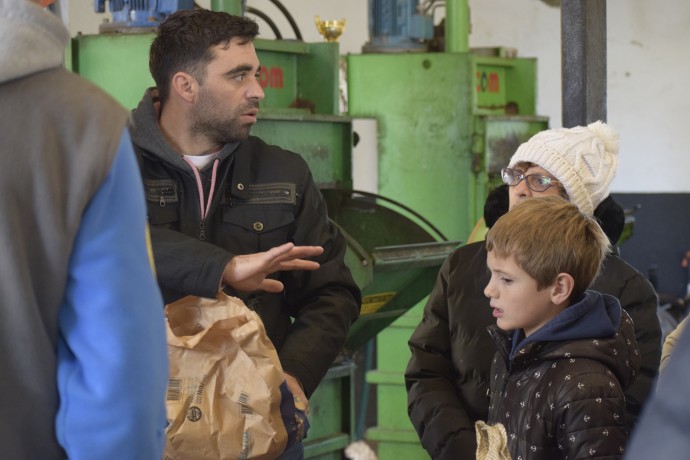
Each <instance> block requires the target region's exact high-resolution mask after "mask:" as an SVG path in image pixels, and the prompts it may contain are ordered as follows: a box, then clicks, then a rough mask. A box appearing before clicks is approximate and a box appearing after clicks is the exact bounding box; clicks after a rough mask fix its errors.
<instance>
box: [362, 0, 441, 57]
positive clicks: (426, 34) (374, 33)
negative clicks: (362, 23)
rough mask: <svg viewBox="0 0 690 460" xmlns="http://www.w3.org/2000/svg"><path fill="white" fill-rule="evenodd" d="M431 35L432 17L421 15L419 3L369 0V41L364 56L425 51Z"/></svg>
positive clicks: (432, 28)
mask: <svg viewBox="0 0 690 460" xmlns="http://www.w3.org/2000/svg"><path fill="white" fill-rule="evenodd" d="M433 35H434V24H433V18H432V17H431V16H430V15H427V14H424V13H422V12H420V8H419V0H369V42H367V43H366V44H365V45H364V47H363V48H362V51H363V52H365V53H393V52H409V51H426V45H425V44H424V43H422V41H423V40H424V39H430V38H432V37H433Z"/></svg>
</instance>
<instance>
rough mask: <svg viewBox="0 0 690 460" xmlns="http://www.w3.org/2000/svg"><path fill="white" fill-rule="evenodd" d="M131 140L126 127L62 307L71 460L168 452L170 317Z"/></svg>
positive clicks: (87, 220)
mask: <svg viewBox="0 0 690 460" xmlns="http://www.w3.org/2000/svg"><path fill="white" fill-rule="evenodd" d="M131 145H132V144H131V141H130V138H129V133H128V132H127V131H125V132H124V133H123V135H122V138H121V140H120V146H119V148H118V152H117V154H116V157H115V158H114V160H113V164H112V166H111V170H110V171H109V173H108V175H107V177H106V178H105V180H104V182H103V183H102V184H101V186H100V188H99V190H98V191H97V193H96V194H95V195H94V197H93V199H92V200H91V202H90V203H89V205H88V207H87V208H86V210H85V212H84V215H83V218H82V222H81V227H80V230H79V233H78V235H77V238H76V241H75V245H74V248H73V252H72V255H71V260H70V268H69V275H68V280H67V288H66V293H65V299H64V304H63V305H62V307H61V310H60V313H59V328H60V337H59V341H58V350H57V352H58V391H59V396H60V407H59V409H58V413H57V418H56V431H57V437H58V441H59V442H60V444H61V445H62V447H63V448H64V449H65V452H66V453H67V456H68V457H69V458H70V460H80V459H93V458H99V459H102V460H105V459H113V460H114V459H118V460H121V459H156V460H158V459H160V458H162V452H163V444H164V440H165V433H164V430H165V425H166V413H165V390H166V385H167V379H168V361H167V349H166V339H165V323H164V321H165V319H164V313H163V301H162V298H161V295H160V291H159V290H158V286H157V284H156V281H155V277H154V275H153V272H152V268H151V265H150V261H149V256H148V252H147V245H148V244H147V238H146V236H145V234H146V225H147V223H146V210H145V205H144V191H143V186H142V184H141V176H140V175H139V172H138V166H137V163H136V160H135V157H134V153H133V152H132V146H131Z"/></svg>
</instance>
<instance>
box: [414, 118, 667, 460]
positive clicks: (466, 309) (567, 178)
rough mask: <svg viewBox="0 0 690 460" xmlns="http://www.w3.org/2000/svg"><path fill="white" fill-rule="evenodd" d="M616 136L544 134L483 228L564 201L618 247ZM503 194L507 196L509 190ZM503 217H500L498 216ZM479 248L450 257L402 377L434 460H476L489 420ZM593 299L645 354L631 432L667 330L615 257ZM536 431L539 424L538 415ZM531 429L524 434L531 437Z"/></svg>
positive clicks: (489, 349) (646, 287) (638, 278)
mask: <svg viewBox="0 0 690 460" xmlns="http://www.w3.org/2000/svg"><path fill="white" fill-rule="evenodd" d="M617 156H618V135H617V134H616V133H615V132H614V131H613V129H612V128H611V127H609V126H608V125H606V124H604V123H602V122H595V123H592V124H590V125H588V126H586V127H582V126H580V127H575V128H570V129H566V128H557V129H551V130H546V131H543V132H540V133H538V134H536V135H535V136H533V137H532V138H531V139H530V140H529V141H527V142H525V143H524V144H522V145H521V146H520V147H519V148H518V150H517V151H516V152H515V154H514V155H513V157H512V158H511V160H510V164H509V165H508V167H507V168H504V169H503V170H502V172H501V173H502V178H503V182H504V183H505V184H506V187H507V188H508V190H507V202H508V203H507V205H506V204H505V202H504V201H505V200H506V198H502V196H505V195H499V198H498V199H497V198H496V196H492V197H490V198H489V200H487V203H492V206H487V207H486V208H485V219H486V223H487V226H491V225H492V224H493V222H495V221H496V220H497V219H498V217H500V214H501V213H502V212H503V210H504V209H508V210H510V209H512V208H513V207H514V206H515V205H517V204H518V203H520V202H521V201H522V200H525V199H528V198H531V197H536V196H545V195H561V196H563V197H564V198H566V199H568V200H569V201H571V202H572V203H574V204H575V205H577V207H578V208H579V209H580V211H582V212H583V213H584V214H587V215H594V216H595V217H597V218H598V221H599V222H600V224H601V226H602V228H603V230H604V232H605V233H606V234H607V236H608V237H609V240H611V243H612V245H615V243H616V242H617V240H618V237H619V236H620V234H621V232H622V226H623V216H622V210H621V209H620V206H619V205H618V204H617V203H615V201H614V200H613V199H612V198H611V197H609V186H610V184H611V181H612V179H613V177H614V175H615V173H616V167H617V161H618V159H617ZM502 192H505V191H504V190H503V191H502ZM498 209H500V210H501V211H497V210H498ZM486 256H487V252H486V248H485V246H484V242H483V241H479V242H476V243H471V244H468V245H465V246H463V247H461V248H459V249H457V250H456V251H454V252H453V253H451V254H450V255H449V256H448V258H447V259H446V261H445V262H444V264H443V266H442V267H441V270H440V272H439V274H438V278H437V281H436V285H435V287H434V289H433V291H432V292H431V295H430V296H429V300H428V302H427V304H426V306H425V310H424V317H423V319H422V321H421V323H420V324H419V325H418V326H417V328H416V330H415V331H414V333H413V334H412V337H411V338H410V341H409V345H410V349H411V351H412V357H411V359H410V361H409V364H408V367H407V371H406V373H405V383H406V387H407V396H408V413H409V415H410V419H411V421H412V424H413V425H414V427H415V429H416V430H417V434H418V435H419V437H420V439H421V442H422V445H423V447H424V448H425V449H426V450H427V452H428V453H429V455H430V456H431V458H433V459H456V458H463V459H473V458H474V457H475V451H476V434H475V427H474V423H475V422H476V421H479V420H486V419H487V411H488V404H489V400H488V397H487V390H488V388H489V383H488V382H489V370H490V366H491V360H492V357H493V352H494V347H493V344H492V342H491V339H490V337H489V334H488V333H487V331H486V327H487V326H489V325H490V324H493V323H494V321H495V320H494V318H493V316H492V313H491V308H490V307H489V300H488V299H487V298H486V297H485V296H484V292H483V290H484V287H485V286H486V285H487V283H488V281H489V278H490V275H489V272H488V270H487V267H486ZM591 288H592V289H594V290H596V291H599V292H602V293H605V294H611V295H613V296H615V297H617V298H618V299H619V300H620V302H621V306H622V307H623V308H624V309H625V310H626V311H627V312H628V314H629V315H630V316H631V317H632V319H633V321H634V324H635V336H636V339H637V342H638V347H639V349H640V353H641V355H642V356H641V360H642V363H641V367H640V372H639V374H638V377H637V379H636V380H635V381H634V382H633V383H632V385H630V386H629V387H628V388H626V389H625V393H626V401H627V407H626V409H627V413H626V414H621V416H620V423H625V424H627V426H628V428H629V429H630V428H632V426H633V425H634V423H635V420H636V419H637V416H638V415H639V413H640V410H641V408H642V406H643V404H644V402H645V400H646V399H647V396H648V394H649V392H650V389H651V386H652V381H653V379H654V377H655V375H656V373H657V370H658V366H659V357H660V353H661V329H660V326H659V320H658V317H657V315H656V309H657V298H656V293H655V292H654V288H653V287H652V285H651V284H650V283H649V282H648V281H647V280H646V278H645V277H644V276H643V275H642V274H641V273H639V272H638V271H636V270H635V269H634V268H633V267H631V266H630V265H629V264H627V263H626V262H625V261H623V260H622V259H621V258H620V257H618V256H617V255H616V254H614V253H611V254H609V255H608V256H607V258H606V260H605V262H604V265H603V267H602V270H601V273H600V275H599V277H598V278H597V279H596V280H595V282H594V284H593V286H592V287H591ZM535 423H539V420H538V414H535ZM525 429H528V427H525Z"/></svg>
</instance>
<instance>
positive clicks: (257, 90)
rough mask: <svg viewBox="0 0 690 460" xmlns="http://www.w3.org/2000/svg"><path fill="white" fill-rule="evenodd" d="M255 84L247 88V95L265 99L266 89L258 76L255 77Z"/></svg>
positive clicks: (250, 97)
mask: <svg viewBox="0 0 690 460" xmlns="http://www.w3.org/2000/svg"><path fill="white" fill-rule="evenodd" d="M253 82H254V84H252V85H251V86H250V87H249V89H248V90H247V97H248V98H249V99H258V100H260V101H261V100H263V98H264V97H266V95H265V94H264V89H263V88H262V87H261V83H259V80H258V79H257V78H254V79H253Z"/></svg>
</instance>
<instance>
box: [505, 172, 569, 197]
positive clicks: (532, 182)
mask: <svg viewBox="0 0 690 460" xmlns="http://www.w3.org/2000/svg"><path fill="white" fill-rule="evenodd" d="M501 178H502V179H503V183H504V184H506V185H511V186H515V185H517V184H519V183H520V181H521V180H522V179H525V183H526V184H527V188H528V189H530V190H532V191H533V192H543V191H545V190H546V189H548V188H549V187H551V186H552V185H556V184H560V182H559V181H558V180H556V179H551V178H550V177H547V176H542V175H541V174H528V175H526V176H525V175H524V174H523V173H521V172H520V171H518V170H516V169H512V168H503V169H501Z"/></svg>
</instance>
